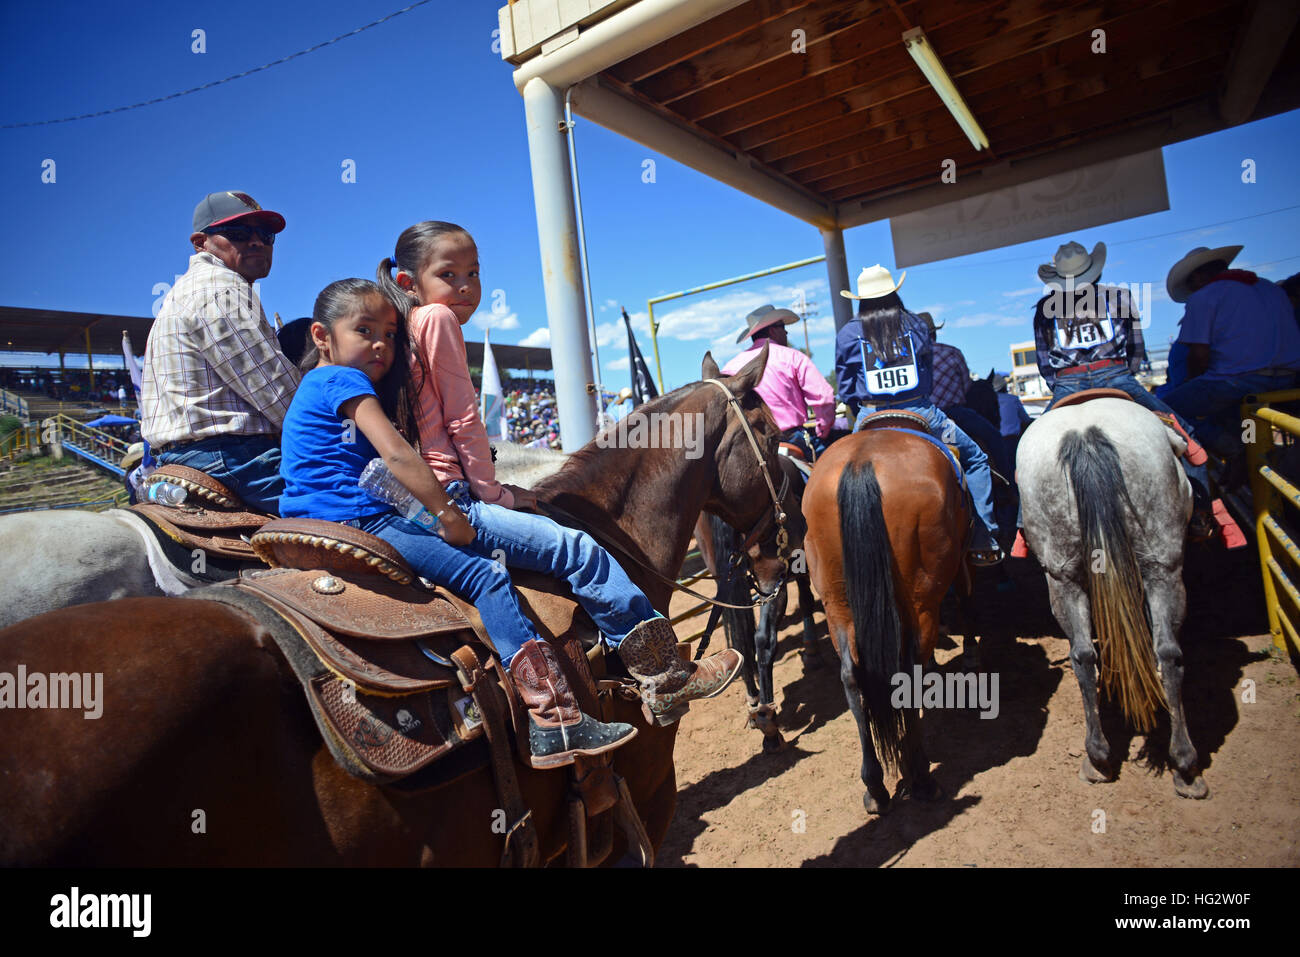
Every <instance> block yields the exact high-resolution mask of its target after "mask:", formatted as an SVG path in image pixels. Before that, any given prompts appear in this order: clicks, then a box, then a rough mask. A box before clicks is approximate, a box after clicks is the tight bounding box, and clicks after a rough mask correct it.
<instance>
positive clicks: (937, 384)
mask: <svg viewBox="0 0 1300 957" xmlns="http://www.w3.org/2000/svg"><path fill="white" fill-rule="evenodd" d="M969 386H970V369H968V368H967V367H966V357H965V356H964V355H962V354H961V350H960V349H958V348H957V347H956V346H950V345H948V344H947V343H946V342H936V343H935V344H934V385H933V386H932V387H931V388H930V398H931V399H933V400H934V404H935V405H937V406H938V407H939V408H941V409H948V408H951V407H952V406H954V405H961V404H962V403H963V402H965V401H966V389H967V388H968V387H969Z"/></svg>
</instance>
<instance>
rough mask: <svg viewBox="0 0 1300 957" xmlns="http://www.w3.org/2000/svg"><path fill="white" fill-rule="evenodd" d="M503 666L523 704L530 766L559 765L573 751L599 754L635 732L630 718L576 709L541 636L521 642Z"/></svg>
mask: <svg viewBox="0 0 1300 957" xmlns="http://www.w3.org/2000/svg"><path fill="white" fill-rule="evenodd" d="M509 670H510V676H511V678H513V679H514V682H515V687H516V688H517V689H518V690H519V696H520V697H521V698H523V700H524V703H525V704H527V705H528V749H529V751H530V753H531V754H532V758H531V763H532V766H533V767H534V768H561V767H564V766H565V765H569V764H572V763H573V759H574V757H575V756H577V755H579V754H581V755H583V756H584V757H593V756H595V755H598V754H604V753H605V752H606V751H612V750H613V749H614V748H617V747H618V746H619V745H621V744H626V743H627V742H628V741H630V740H632V738H633V737H635V735H636V728H634V727H632V726H631V725H630V724H623V723H622V722H617V721H615V722H610V723H609V724H605V723H604V722H601V721H597V720H596V719H595V718H593V717H591V715H588V714H583V713H582V712H581V711H580V710H579V709H578V702H577V700H576V699H575V698H574V696H573V692H572V690H570V688H569V681H568V679H567V678H566V677H565V676H564V672H563V671H561V670H560V665H559V661H558V659H557V658H556V657H555V649H554V648H552V647H551V646H550V645H549V644H547V643H546V642H544V641H536V640H534V641H529V642H526V643H525V644H524V646H523V647H522V648H520V649H519V653H518V654H516V655H515V656H514V658H513V659H511V661H510V669H509Z"/></svg>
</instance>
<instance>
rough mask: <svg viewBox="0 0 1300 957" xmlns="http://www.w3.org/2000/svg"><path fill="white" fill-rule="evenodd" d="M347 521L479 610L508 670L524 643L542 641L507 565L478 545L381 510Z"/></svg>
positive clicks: (498, 653)
mask: <svg viewBox="0 0 1300 957" xmlns="http://www.w3.org/2000/svg"><path fill="white" fill-rule="evenodd" d="M347 524H349V525H352V524H355V525H356V526H357V527H358V528H360V529H361V530H362V531H363V532H369V533H370V534H371V535H375V536H377V537H379V538H382V539H383V540H384V541H386V542H387V543H388V544H390V545H392V546H393V547H394V548H395V549H397V551H398V554H400V555H401V556H402V557H403V558H405V559H406V562H407V564H408V565H410V566H411V567H412V568H413V569H415V571H416V572H418V573H419V574H420V575H421V576H422V577H424V578H427V579H429V581H431V582H433V583H434V584H436V585H441V586H442V587H444V588H446V589H447V590H449V591H450V592H452V594H454V595H456V596H457V597H459V598H462V599H464V600H465V601H467V602H469V603H470V604H472V605H473V606H474V607H475V608H477V609H478V613H479V616H480V617H481V618H482V619H483V626H484V627H485V628H486V629H487V632H488V635H489V636H491V638H492V643H493V644H494V645H495V646H496V650H497V655H498V656H500V658H501V663H502V664H503V665H505V666H506V667H507V668H508V667H509V666H510V659H511V658H513V657H514V656H515V653H516V652H518V651H519V649H520V648H521V647H522V646H523V644H524V642H526V641H529V640H536V641H541V638H540V637H539V636H538V634H537V630H536V629H535V628H533V625H532V622H530V621H529V620H528V618H527V617H526V616H525V615H524V613H523V610H522V609H520V607H519V599H518V598H517V597H516V596H515V589H514V586H513V585H512V584H511V582H510V576H509V575H508V574H506V571H505V569H504V568H503V567H502V566H501V565H500V564H498V563H497V562H494V561H492V560H491V559H489V558H483V557H481V556H480V555H477V554H474V553H473V552H471V550H470V548H471V547H472V546H469V547H466V548H457V547H456V546H455V545H449V544H447V543H446V542H444V541H443V540H442V539H441V538H440V537H438V536H437V535H435V534H434V533H433V532H428V531H425V530H424V529H423V528H421V527H420V526H419V525H416V524H415V523H414V522H410V521H407V520H406V519H404V518H402V517H401V516H400V515H398V514H397V513H396V512H381V513H380V514H378V515H371V516H368V517H366V518H363V519H360V520H359V521H357V522H356V523H353V522H348V523H347Z"/></svg>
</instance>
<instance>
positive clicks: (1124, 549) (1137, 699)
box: [1057, 425, 1166, 731]
mask: <svg viewBox="0 0 1300 957" xmlns="http://www.w3.org/2000/svg"><path fill="white" fill-rule="evenodd" d="M1057 458H1058V461H1059V462H1060V463H1061V468H1062V470H1063V471H1064V472H1065V473H1066V474H1067V476H1068V477H1069V480H1070V485H1071V486H1072V487H1073V488H1074V501H1075V505H1076V506H1077V508H1078V510H1079V529H1080V532H1081V534H1082V536H1083V560H1084V563H1085V565H1086V566H1087V567H1086V572H1085V573H1086V575H1087V583H1088V603H1089V605H1090V606H1091V609H1092V634H1093V638H1094V640H1095V641H1096V642H1097V645H1098V647H1099V649H1100V653H1101V684H1102V687H1103V688H1105V689H1106V692H1107V694H1111V695H1115V696H1118V698H1119V703H1120V707H1121V708H1122V709H1123V711H1124V716H1125V718H1127V719H1128V720H1129V721H1130V722H1132V724H1133V726H1134V727H1136V728H1137V729H1138V730H1140V731H1147V730H1149V729H1150V728H1151V727H1152V726H1153V725H1154V724H1155V716H1156V708H1157V707H1160V706H1166V704H1165V693H1164V688H1163V687H1162V686H1161V684H1160V679H1159V677H1158V676H1157V675H1156V661H1155V648H1154V641H1153V639H1152V637H1151V623H1150V622H1149V621H1148V619H1147V611H1146V592H1145V590H1144V588H1143V585H1142V574H1141V571H1140V570H1139V568H1138V562H1137V554H1136V552H1135V551H1134V549H1133V539H1132V537H1131V536H1130V534H1129V529H1128V525H1127V523H1126V522H1125V519H1124V509H1125V506H1127V508H1128V510H1129V511H1130V512H1131V513H1132V514H1134V515H1136V514H1137V513H1136V510H1135V509H1134V508H1133V501H1132V499H1131V498H1130V497H1129V492H1128V486H1127V485H1126V484H1125V482H1124V473H1123V471H1122V470H1121V469H1120V462H1119V453H1118V452H1116V451H1115V446H1114V445H1112V444H1111V442H1110V440H1109V439H1108V438H1106V435H1105V433H1103V432H1102V431H1101V429H1099V428H1097V427H1096V426H1095V425H1094V426H1089V428H1088V430H1087V431H1086V432H1084V433H1083V434H1082V435H1080V434H1079V433H1078V432H1077V431H1075V432H1069V433H1067V434H1066V436H1065V437H1064V438H1063V439H1062V440H1061V446H1060V449H1059V451H1058V453H1057Z"/></svg>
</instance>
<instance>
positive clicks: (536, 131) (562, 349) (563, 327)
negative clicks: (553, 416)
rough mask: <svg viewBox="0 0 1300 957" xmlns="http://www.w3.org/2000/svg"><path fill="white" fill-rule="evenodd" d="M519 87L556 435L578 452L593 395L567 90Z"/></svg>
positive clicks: (592, 427)
mask: <svg viewBox="0 0 1300 957" xmlns="http://www.w3.org/2000/svg"><path fill="white" fill-rule="evenodd" d="M523 94H524V115H525V117H526V120H527V124H528V155H529V159H530V162H531V166H532V172H533V202H534V204H535V205H536V207H537V238H538V241H539V245H540V247H541V253H542V284H543V287H544V288H545V291H546V316H547V325H548V326H549V327H550V330H551V360H552V365H553V366H554V368H555V405H556V410H557V411H558V412H559V415H560V441H561V442H562V443H563V445H564V450H565V451H566V452H576V451H577V450H578V449H580V448H582V446H584V445H586V444H587V443H588V442H590V441H591V440H592V439H593V438H595V436H596V397H595V396H594V395H593V394H591V393H590V392H588V391H587V387H588V386H589V385H591V384H592V383H593V382H594V377H593V376H592V373H591V342H590V340H589V338H588V336H587V319H586V316H587V312H586V301H585V299H584V297H583V293H582V275H581V271H580V270H579V268H578V262H579V250H578V226H577V217H576V216H575V214H574V209H573V193H572V190H571V185H572V182H573V179H572V175H571V172H570V168H569V154H568V149H567V145H568V144H567V143H566V140H565V137H566V135H567V131H566V129H565V124H564V96H563V94H562V93H561V92H560V91H558V90H556V89H554V88H553V87H551V86H549V85H548V84H547V83H546V82H545V81H543V80H540V79H537V78H533V79H531V80H529V81H528V83H527V84H526V85H525V86H524V90H523Z"/></svg>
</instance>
